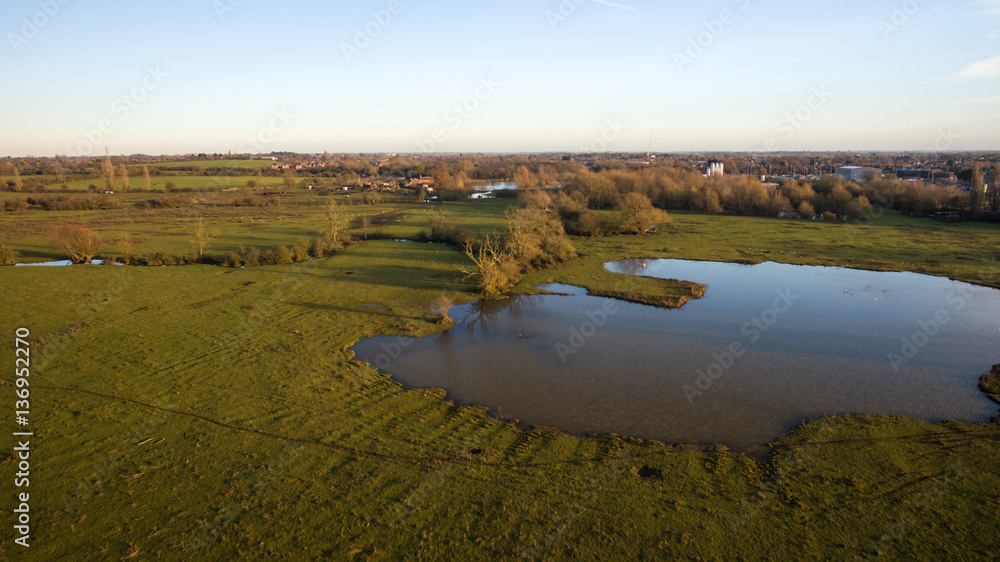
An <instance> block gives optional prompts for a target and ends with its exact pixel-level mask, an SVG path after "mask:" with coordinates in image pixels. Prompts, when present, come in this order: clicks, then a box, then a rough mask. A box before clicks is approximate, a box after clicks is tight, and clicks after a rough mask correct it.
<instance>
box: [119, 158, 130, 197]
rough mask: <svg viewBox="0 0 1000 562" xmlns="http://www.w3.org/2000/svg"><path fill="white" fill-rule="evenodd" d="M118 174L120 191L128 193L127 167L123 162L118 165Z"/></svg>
mask: <svg viewBox="0 0 1000 562" xmlns="http://www.w3.org/2000/svg"><path fill="white" fill-rule="evenodd" d="M118 175H120V176H121V178H122V191H124V192H126V193H128V190H129V187H130V182H129V179H128V168H126V167H125V163H124V162H122V163H121V164H119V165H118Z"/></svg>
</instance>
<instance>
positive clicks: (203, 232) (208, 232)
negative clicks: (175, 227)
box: [191, 217, 220, 261]
mask: <svg viewBox="0 0 1000 562" xmlns="http://www.w3.org/2000/svg"><path fill="white" fill-rule="evenodd" d="M191 234H192V235H193V236H194V247H195V250H197V252H198V260H199V261H200V260H201V259H202V258H203V257H204V256H205V247H206V246H208V243H209V242H211V241H212V240H215V239H216V238H218V237H219V236H220V233H219V231H218V230H216V229H213V228H210V227H208V226H207V225H206V224H205V220H204V219H202V218H201V217H199V218H198V220H197V221H195V222H194V225H193V226H192V227H191Z"/></svg>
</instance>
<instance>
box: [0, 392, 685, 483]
mask: <svg viewBox="0 0 1000 562" xmlns="http://www.w3.org/2000/svg"><path fill="white" fill-rule="evenodd" d="M0 380H3V381H4V382H5V383H7V384H13V383H11V381H9V380H7V379H0ZM34 388H36V389H42V390H55V391H61V392H73V393H78V394H86V395H88V396H94V397H97V398H104V399H107V400H112V401H115V402H120V403H123V404H128V405H131V406H137V407H140V408H145V409H147V410H153V411H156V412H162V413H166V414H173V415H176V416H183V417H187V418H191V419H195V420H199V421H203V422H205V423H209V424H212V425H215V426H218V427H221V428H224V429H229V430H232V431H238V432H240V433H249V434H253V435H258V436H261V437H267V438H270V439H276V440H279V441H284V442H288V443H298V444H301V445H310V446H314V447H322V448H325V449H331V450H335V451H340V452H344V453H350V454H352V455H355V456H358V457H368V458H376V459H382V460H387V461H399V462H412V463H426V462H434V461H437V462H451V463H456V464H465V465H471V466H483V467H494V468H534V467H546V466H562V465H574V464H599V463H605V462H609V461H622V460H639V459H644V458H649V457H656V456H663V455H668V454H674V453H677V452H690V451H686V450H680V451H672V450H666V451H653V452H649V453H646V454H637V455H623V456H619V457H596V458H580V459H565V460H554V461H541V462H525V463H516V462H490V461H480V460H476V459H470V458H463V457H457V456H440V455H430V456H421V455H394V454H390V453H380V452H378V451H368V450H365V449H358V448H356V447H350V446H347V445H339V444H336V443H324V442H322V441H316V440H313V439H304V438H300V437H289V436H287V435H279V434H276V433H269V432H266V431H260V430H256V429H249V428H245V427H240V426H237V425H233V424H230V423H226V422H221V421H218V420H214V419H212V418H209V417H206V416H201V415H198V414H195V413H192V412H185V411H182V410H174V409H171V408H162V407H159V406H155V405H153V404H148V403H145V402H140V401H138V400H132V399H130V398H123V397H121V396H114V395H111V394H104V393H101V392H94V391H90V390H84V389H82V388H72V387H61V386H42V385H37V386H34Z"/></svg>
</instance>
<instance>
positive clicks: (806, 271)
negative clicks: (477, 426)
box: [352, 260, 1000, 454]
mask: <svg viewBox="0 0 1000 562" xmlns="http://www.w3.org/2000/svg"><path fill="white" fill-rule="evenodd" d="M607 267H608V269H609V270H611V271H613V272H617V273H622V274H623V275H625V274H631V275H643V276H651V277H660V278H665V279H683V280H688V281H696V282H699V283H704V284H706V285H707V286H708V290H707V291H706V293H705V296H704V297H703V298H701V299H697V300H692V301H690V302H689V303H688V304H686V305H685V306H684V307H682V308H680V309H676V310H665V309H659V308H655V307H649V306H644V305H638V304H632V303H626V302H621V301H617V300H613V299H606V298H598V297H591V296H588V295H587V294H586V291H584V290H581V289H578V288H575V287H567V286H548V287H544V288H546V289H548V290H550V291H553V292H561V293H567V295H566V296H561V295H539V296H518V297H513V298H511V299H506V300H502V301H492V302H491V301H482V302H478V303H472V304H470V305H466V306H461V307H456V308H455V309H453V311H452V317H453V318H455V319H456V326H455V328H453V329H451V330H449V331H447V332H444V333H441V334H436V335H433V336H430V337H427V338H421V339H416V340H413V339H401V338H397V337H375V338H369V339H367V340H363V341H361V342H359V343H358V344H356V345H355V346H354V347H352V350H353V351H355V353H356V354H357V358H358V359H359V360H361V361H366V362H369V363H371V364H373V365H375V366H376V367H378V368H379V369H380V370H382V371H385V372H389V373H391V374H392V376H393V377H394V378H395V379H396V380H399V381H400V382H402V383H403V384H405V385H407V386H410V387H418V388H426V387H437V388H443V389H445V390H446V391H447V392H448V395H449V398H450V399H452V400H454V401H455V402H456V403H458V404H460V405H473V404H474V405H483V406H487V407H489V408H490V410H491V411H492V413H494V414H495V415H498V416H501V417H506V418H516V419H518V420H521V421H522V422H523V423H527V424H537V425H545V426H552V427H557V428H559V429H562V430H564V431H567V432H569V433H573V434H601V433H617V434H621V435H629V436H633V437H639V438H645V439H657V440H661V441H664V442H667V443H699V444H711V443H721V444H723V445H726V446H728V447H730V448H732V449H735V450H739V451H743V452H747V453H751V454H753V453H760V452H762V451H763V450H765V447H766V444H767V443H770V442H772V441H774V440H775V439H777V438H779V437H780V436H782V435H783V434H785V433H787V432H788V430H789V429H791V428H792V427H794V426H796V425H798V424H800V423H802V422H804V421H808V420H811V419H816V418H820V417H825V416H830V415H838V414H862V413H868V414H885V415H898V416H905V417H908V418H914V419H921V420H927V421H932V422H937V421H942V420H948V419H953V420H963V421H973V422H985V421H988V420H989V419H990V418H991V417H992V416H994V415H996V413H997V407H996V404H994V403H993V402H991V401H989V400H988V399H987V398H986V397H985V396H984V395H983V394H982V393H981V392H980V391H979V389H978V387H977V381H978V378H979V375H981V374H982V373H984V372H986V371H988V370H989V369H990V367H991V366H992V365H994V364H996V363H1000V291H997V290H995V289H989V288H983V287H978V286H974V285H969V284H966V283H959V282H956V281H950V280H948V279H944V278H937V277H929V276H924V275H917V274H913V273H883V272H869V271H860V270H851V269H840V268H826V267H806V266H792V265H783V264H775V263H765V264H760V265H753V266H747V265H737V264H727V263H715V262H693V261H683V260H648V261H646V260H624V261H620V262H613V263H610V264H608V265H607ZM624 279H628V277H623V280H624Z"/></svg>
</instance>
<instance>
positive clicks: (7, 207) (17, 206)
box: [3, 199, 28, 213]
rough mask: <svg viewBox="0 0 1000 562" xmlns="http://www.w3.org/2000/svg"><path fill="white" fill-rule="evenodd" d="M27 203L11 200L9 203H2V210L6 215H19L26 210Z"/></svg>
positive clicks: (22, 200)
mask: <svg viewBox="0 0 1000 562" xmlns="http://www.w3.org/2000/svg"><path fill="white" fill-rule="evenodd" d="M27 208H28V202H27V201H25V200H24V199H12V200H10V201H4V203H3V210H4V211H7V212H8V213H19V212H21V211H24V210H27Z"/></svg>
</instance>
